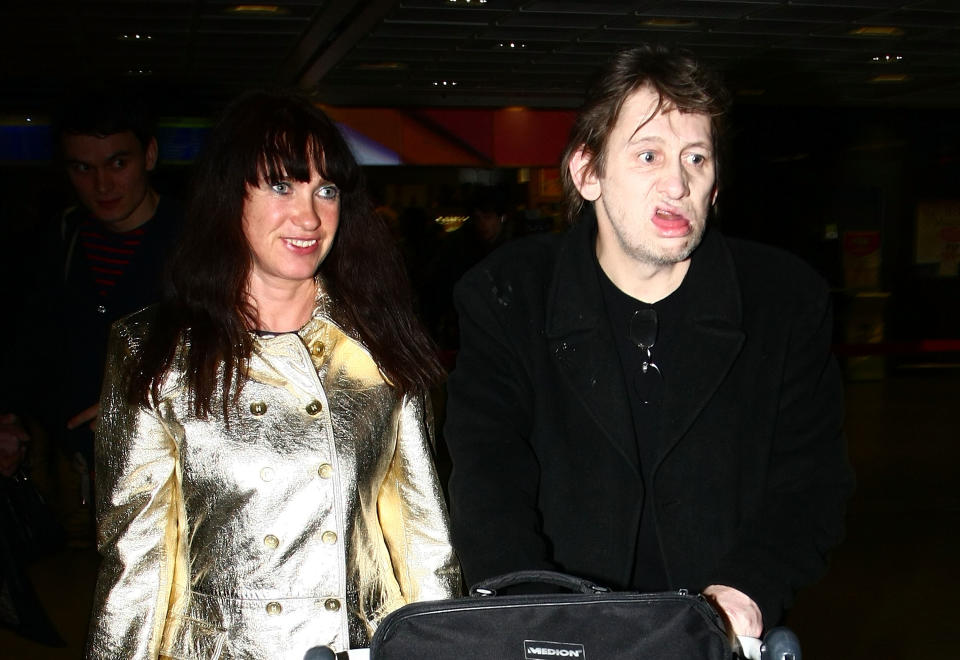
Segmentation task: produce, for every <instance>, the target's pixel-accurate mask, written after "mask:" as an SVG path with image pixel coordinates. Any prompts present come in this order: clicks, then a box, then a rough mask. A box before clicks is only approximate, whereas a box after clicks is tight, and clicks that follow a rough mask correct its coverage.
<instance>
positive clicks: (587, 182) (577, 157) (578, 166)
mask: <svg viewBox="0 0 960 660" xmlns="http://www.w3.org/2000/svg"><path fill="white" fill-rule="evenodd" d="M592 165H593V154H591V153H590V152H589V151H587V148H586V147H585V146H584V145H580V148H579V149H577V150H576V151H574V152H573V155H572V156H570V162H569V163H568V164H567V167H568V168H569V170H570V178H571V179H573V185H575V186H576V187H577V190H578V191H579V192H580V196H581V197H583V198H584V199H585V200H587V201H588V202H595V201H597V200H598V199H599V198H600V180H599V179H598V178H597V174H596V172H595V170H594V168H593V167H592Z"/></svg>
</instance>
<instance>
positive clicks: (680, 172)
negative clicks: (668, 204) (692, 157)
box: [659, 162, 690, 199]
mask: <svg viewBox="0 0 960 660" xmlns="http://www.w3.org/2000/svg"><path fill="white" fill-rule="evenodd" d="M659 187H660V192H661V193H663V194H665V195H667V196H668V197H669V198H670V199H681V198H683V197H686V196H687V194H688V193H689V192H690V185H689V182H688V180H687V171H686V170H685V169H684V168H683V164H682V163H679V162H675V163H673V164H671V165H669V166H667V168H666V169H665V170H664V172H663V176H662V177H661V178H660V186H659Z"/></svg>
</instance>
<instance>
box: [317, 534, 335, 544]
mask: <svg viewBox="0 0 960 660" xmlns="http://www.w3.org/2000/svg"><path fill="white" fill-rule="evenodd" d="M320 538H321V539H322V540H323V542H324V543H326V544H327V545H333V544H334V543H336V542H337V533H336V532H330V531H327V532H324V533H323V535H322V536H321V537H320Z"/></svg>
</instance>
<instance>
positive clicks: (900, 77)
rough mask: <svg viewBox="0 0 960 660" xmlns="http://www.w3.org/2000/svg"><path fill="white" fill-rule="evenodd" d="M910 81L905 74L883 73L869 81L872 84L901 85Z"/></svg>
mask: <svg viewBox="0 0 960 660" xmlns="http://www.w3.org/2000/svg"><path fill="white" fill-rule="evenodd" d="M908 80H910V76H908V75H907V74H905V73H884V74H882V75H879V76H874V77H873V78H871V79H870V82H872V83H901V82H906V81H908Z"/></svg>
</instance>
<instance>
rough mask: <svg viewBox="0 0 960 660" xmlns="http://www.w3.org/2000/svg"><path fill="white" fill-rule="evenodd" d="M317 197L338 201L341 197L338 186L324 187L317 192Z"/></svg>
mask: <svg viewBox="0 0 960 660" xmlns="http://www.w3.org/2000/svg"><path fill="white" fill-rule="evenodd" d="M317 196H318V197H320V198H321V199H336V198H337V197H339V196H340V189H339V188H337V187H336V186H322V187H321V188H320V189H319V190H318V191H317Z"/></svg>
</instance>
